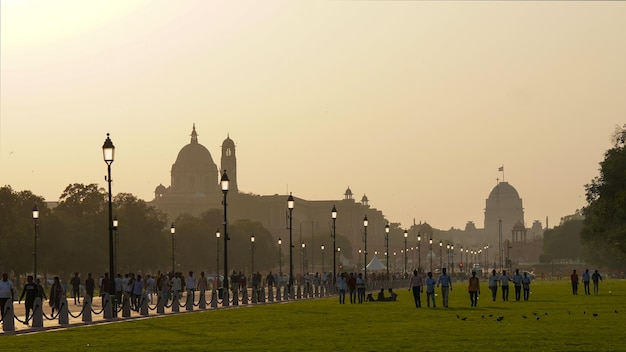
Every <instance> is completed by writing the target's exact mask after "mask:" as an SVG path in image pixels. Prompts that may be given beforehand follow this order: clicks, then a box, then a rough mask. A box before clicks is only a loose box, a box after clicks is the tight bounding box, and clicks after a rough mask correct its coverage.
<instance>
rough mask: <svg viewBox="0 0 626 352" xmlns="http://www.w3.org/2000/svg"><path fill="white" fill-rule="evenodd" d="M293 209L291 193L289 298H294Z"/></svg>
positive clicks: (289, 198) (289, 207)
mask: <svg viewBox="0 0 626 352" xmlns="http://www.w3.org/2000/svg"><path fill="white" fill-rule="evenodd" d="M293 207H294V200H293V196H292V195H291V193H289V197H287V209H289V297H290V298H293V296H292V295H293V291H292V289H293Z"/></svg>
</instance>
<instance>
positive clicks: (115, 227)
mask: <svg viewBox="0 0 626 352" xmlns="http://www.w3.org/2000/svg"><path fill="white" fill-rule="evenodd" d="M119 225H120V221H119V220H117V215H115V217H114V218H113V231H115V245H114V246H113V247H114V251H113V257H114V260H113V262H114V263H115V268H116V270H119V268H118V267H117V247H118V246H117V242H118V240H119V238H118V236H117V229H118V226H119ZM112 278H113V277H111V279H112Z"/></svg>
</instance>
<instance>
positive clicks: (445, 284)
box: [437, 268, 452, 308]
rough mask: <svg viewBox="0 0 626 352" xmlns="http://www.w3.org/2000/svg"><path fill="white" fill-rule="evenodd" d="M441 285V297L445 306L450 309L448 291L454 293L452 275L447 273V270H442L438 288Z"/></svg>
mask: <svg viewBox="0 0 626 352" xmlns="http://www.w3.org/2000/svg"><path fill="white" fill-rule="evenodd" d="M439 285H441V297H442V300H443V306H444V307H446V308H448V290H449V291H452V280H451V279H450V275H448V274H447V273H446V268H443V269H441V275H439V280H438V281H437V287H439Z"/></svg>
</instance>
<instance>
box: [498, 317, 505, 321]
mask: <svg viewBox="0 0 626 352" xmlns="http://www.w3.org/2000/svg"><path fill="white" fill-rule="evenodd" d="M503 319H504V317H498V318H496V320H497V321H502V320H503Z"/></svg>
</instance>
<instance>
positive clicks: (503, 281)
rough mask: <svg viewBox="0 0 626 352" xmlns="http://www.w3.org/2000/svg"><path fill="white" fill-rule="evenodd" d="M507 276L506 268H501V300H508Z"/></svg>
mask: <svg viewBox="0 0 626 352" xmlns="http://www.w3.org/2000/svg"><path fill="white" fill-rule="evenodd" d="M509 281H511V280H510V279H509V276H508V275H507V274H506V270H502V275H500V286H502V300H503V301H504V302H506V301H508V300H509Z"/></svg>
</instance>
